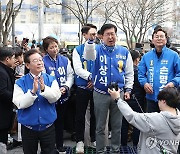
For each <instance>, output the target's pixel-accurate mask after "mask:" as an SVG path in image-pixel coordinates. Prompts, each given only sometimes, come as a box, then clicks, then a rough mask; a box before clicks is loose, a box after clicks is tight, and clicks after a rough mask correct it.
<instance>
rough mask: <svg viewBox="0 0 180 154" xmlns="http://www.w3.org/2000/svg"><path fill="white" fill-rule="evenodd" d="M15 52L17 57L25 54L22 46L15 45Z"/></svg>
mask: <svg viewBox="0 0 180 154" xmlns="http://www.w3.org/2000/svg"><path fill="white" fill-rule="evenodd" d="M13 49H14V52H15V58H17V57H18V56H21V55H22V54H23V50H22V48H20V47H14V48H13Z"/></svg>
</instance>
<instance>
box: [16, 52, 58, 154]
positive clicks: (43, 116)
mask: <svg viewBox="0 0 180 154" xmlns="http://www.w3.org/2000/svg"><path fill="white" fill-rule="evenodd" d="M24 62H25V65H26V67H27V68H28V69H29V70H30V72H29V73H28V74H26V75H25V76H23V77H21V78H20V79H18V80H17V81H16V84H15V86H14V93H13V103H14V104H15V105H16V106H17V108H18V122H19V123H21V125H22V127H21V134H22V145H23V151H24V153H25V154H36V153H37V150H38V142H39V141H40V146H41V153H43V154H54V145H55V128H54V125H53V123H54V121H55V120H56V118H57V114H56V108H55V102H56V101H57V100H58V99H59V98H60V96H61V92H60V90H59V86H58V83H57V81H56V79H55V77H53V76H50V75H48V74H46V73H42V71H43V70H44V63H43V60H42V57H41V55H40V54H39V53H38V50H36V49H31V50H29V51H28V52H26V53H25V55H24Z"/></svg>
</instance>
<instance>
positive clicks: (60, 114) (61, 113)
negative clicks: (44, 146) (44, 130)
mask: <svg viewBox="0 0 180 154" xmlns="http://www.w3.org/2000/svg"><path fill="white" fill-rule="evenodd" d="M66 108H67V102H64V103H63V104H60V103H58V104H56V112H57V119H56V121H55V123H54V124H55V132H56V148H60V147H63V131H64V118H65V113H66Z"/></svg>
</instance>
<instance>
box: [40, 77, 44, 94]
mask: <svg viewBox="0 0 180 154" xmlns="http://www.w3.org/2000/svg"><path fill="white" fill-rule="evenodd" d="M39 84H40V89H41V91H44V89H45V84H44V79H43V77H42V76H41V77H40V79H39Z"/></svg>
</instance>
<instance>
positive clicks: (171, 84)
mask: <svg viewBox="0 0 180 154" xmlns="http://www.w3.org/2000/svg"><path fill="white" fill-rule="evenodd" d="M170 87H171V88H172V87H174V83H172V82H169V83H168V84H167V85H166V86H164V88H170Z"/></svg>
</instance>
